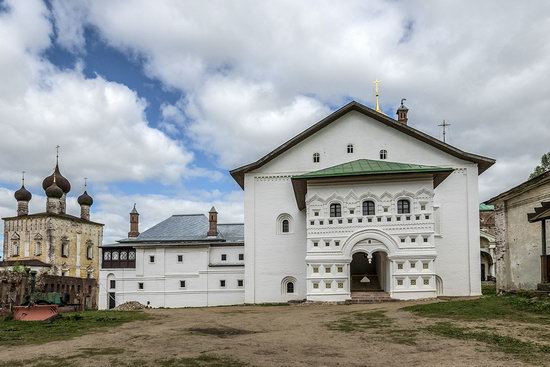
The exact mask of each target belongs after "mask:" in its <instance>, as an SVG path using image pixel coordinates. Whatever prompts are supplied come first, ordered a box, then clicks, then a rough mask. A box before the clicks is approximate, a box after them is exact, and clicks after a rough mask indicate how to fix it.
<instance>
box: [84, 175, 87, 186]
mask: <svg viewBox="0 0 550 367" xmlns="http://www.w3.org/2000/svg"><path fill="white" fill-rule="evenodd" d="M86 187H88V177H84V188H86Z"/></svg>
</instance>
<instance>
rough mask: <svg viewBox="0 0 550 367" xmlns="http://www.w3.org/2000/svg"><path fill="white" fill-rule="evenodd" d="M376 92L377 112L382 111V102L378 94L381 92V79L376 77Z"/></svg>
mask: <svg viewBox="0 0 550 367" xmlns="http://www.w3.org/2000/svg"><path fill="white" fill-rule="evenodd" d="M373 83H374V92H375V94H376V108H375V110H376V112H382V110H381V109H380V103H379V101H378V96H379V95H380V94H379V92H380V88H379V87H380V80H378V79H376V80H375V81H374V82H373Z"/></svg>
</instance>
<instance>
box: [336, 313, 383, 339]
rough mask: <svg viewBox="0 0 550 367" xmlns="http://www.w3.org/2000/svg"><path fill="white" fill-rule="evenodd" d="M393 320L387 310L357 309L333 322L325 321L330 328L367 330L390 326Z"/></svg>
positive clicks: (344, 330) (347, 330)
mask: <svg viewBox="0 0 550 367" xmlns="http://www.w3.org/2000/svg"><path fill="white" fill-rule="evenodd" d="M391 323H392V320H391V319H390V318H388V317H387V316H386V313H385V311H382V310H376V311H368V312H364V311H356V312H349V313H347V314H346V315H345V316H344V317H341V318H340V319H338V320H336V321H332V322H327V323H325V326H326V327H327V328H329V329H330V330H337V331H343V332H346V333H349V332H353V331H365V330H367V329H378V328H385V327H389V326H390V325H391Z"/></svg>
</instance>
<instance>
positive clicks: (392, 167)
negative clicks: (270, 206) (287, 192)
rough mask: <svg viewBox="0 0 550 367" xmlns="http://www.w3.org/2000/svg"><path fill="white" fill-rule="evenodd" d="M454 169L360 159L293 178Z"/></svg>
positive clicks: (448, 170)
mask: <svg viewBox="0 0 550 367" xmlns="http://www.w3.org/2000/svg"><path fill="white" fill-rule="evenodd" d="M452 171H453V169H452V168H444V167H436V166H423V165H420V164H409V163H398V162H388V161H376V160H372V159H358V160H356V161H352V162H347V163H343V164H339V165H336V166H332V167H329V168H325V169H322V170H319V171H313V172H309V173H306V174H303V175H299V176H293V177H292V178H293V179H312V178H323V177H342V176H362V175H381V174H394V173H436V172H452Z"/></svg>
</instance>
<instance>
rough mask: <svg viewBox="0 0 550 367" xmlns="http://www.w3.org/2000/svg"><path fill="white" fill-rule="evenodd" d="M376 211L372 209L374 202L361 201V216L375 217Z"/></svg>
mask: <svg viewBox="0 0 550 367" xmlns="http://www.w3.org/2000/svg"><path fill="white" fill-rule="evenodd" d="M375 214H376V210H375V209H374V201H371V200H365V201H363V215H375Z"/></svg>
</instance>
